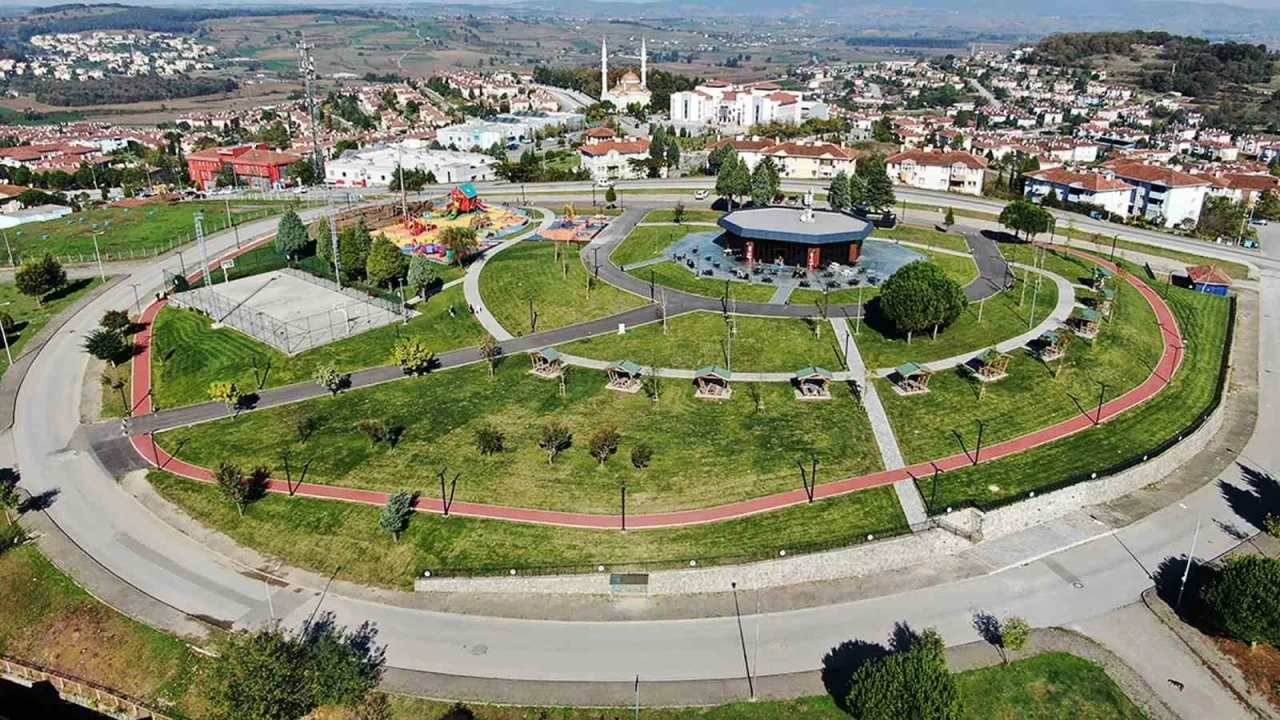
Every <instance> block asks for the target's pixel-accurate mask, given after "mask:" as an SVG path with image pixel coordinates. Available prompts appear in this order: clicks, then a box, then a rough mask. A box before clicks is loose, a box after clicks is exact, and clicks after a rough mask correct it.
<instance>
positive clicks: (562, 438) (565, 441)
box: [538, 420, 573, 465]
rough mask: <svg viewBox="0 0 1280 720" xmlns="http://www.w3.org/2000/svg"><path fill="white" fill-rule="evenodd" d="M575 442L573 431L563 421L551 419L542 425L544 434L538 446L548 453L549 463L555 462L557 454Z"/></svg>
mask: <svg viewBox="0 0 1280 720" xmlns="http://www.w3.org/2000/svg"><path fill="white" fill-rule="evenodd" d="M572 444H573V433H572V432H570V431H569V428H567V427H565V426H564V425H563V424H562V423H559V422H556V421H554V420H553V421H551V422H549V423H547V424H546V425H543V426H542V436H541V437H539V438H538V447H540V448H542V450H543V451H544V452H546V453H547V464H548V465H550V464H551V463H553V462H555V459H556V456H557V455H559V454H560V453H562V452H564V451H565V450H568V449H569V446H570V445H572Z"/></svg>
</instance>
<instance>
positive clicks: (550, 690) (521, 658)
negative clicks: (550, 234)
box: [10, 193, 1280, 704]
mask: <svg viewBox="0 0 1280 720" xmlns="http://www.w3.org/2000/svg"><path fill="white" fill-rule="evenodd" d="M901 194H904V195H905V194H906V193H901ZM931 199H932V198H931ZM951 199H952V198H950V197H949V198H948V200H949V201H950V200H951ZM949 204H953V205H955V206H957V207H959V206H960V205H959V203H950V202H949ZM269 230H270V225H269V224H262V225H260V226H256V227H251V229H250V230H249V231H250V232H252V233H254V234H261V233H264V232H267V231H269ZM1123 235H1124V236H1125V237H1133V238H1134V239H1139V240H1141V241H1143V242H1150V241H1151V239H1150V238H1149V237H1147V236H1148V235H1158V234H1140V233H1134V234H1133V235H1130V233H1129V232H1128V231H1126V232H1124V233H1123ZM1156 241H1157V242H1160V243H1161V244H1168V245H1176V244H1178V243H1180V242H1185V241H1174V240H1167V239H1165V238H1162V237H1157V238H1156ZM231 244H232V238H231V237H229V236H226V235H221V236H215V237H213V238H211V239H210V253H211V255H213V254H216V253H218V252H222V251H224V250H226V249H227V248H228V247H229V246H230V245H231ZM1192 249H1194V250H1196V251H1198V252H1202V253H1204V254H1213V253H1210V252H1207V251H1206V250H1202V249H1201V247H1200V244H1198V243H1197V244H1195V247H1193V248H1192ZM1208 250H1213V251H1215V252H1216V253H1218V255H1217V256H1227V257H1230V258H1232V259H1234V258H1236V257H1240V256H1241V254H1242V252H1241V251H1236V250H1233V249H1227V248H1214V247H1212V246H1210V247H1209V248H1208ZM1250 259H1254V260H1255V261H1256V262H1257V264H1258V266H1259V267H1260V268H1261V270H1262V281H1261V285H1262V293H1263V298H1262V300H1263V301H1262V305H1261V306H1262V308H1263V309H1262V311H1261V312H1260V313H1259V316H1258V317H1241V322H1242V323H1251V322H1257V323H1259V325H1260V330H1261V337H1260V343H1259V345H1260V348H1261V357H1260V358H1259V359H1260V362H1261V366H1262V367H1263V368H1269V367H1276V366H1277V365H1276V363H1277V362H1280V355H1278V352H1280V323H1278V322H1277V317H1276V315H1275V314H1274V313H1275V311H1274V305H1273V303H1274V302H1275V298H1276V292H1277V291H1278V290H1280V262H1277V261H1276V260H1274V259H1272V258H1260V259H1259V258H1252V257H1251V258H1250ZM161 269H162V263H154V264H152V265H149V266H146V267H143V268H141V269H139V270H137V271H135V272H133V273H132V274H131V275H130V277H129V278H128V280H127V281H126V282H124V283H120V284H118V285H116V286H115V287H113V288H112V289H111V290H109V291H107V292H106V293H104V294H103V295H102V296H101V297H100V298H99V299H97V300H95V301H93V302H91V303H89V304H88V305H87V306H86V307H85V308H84V309H83V310H82V311H81V312H79V313H78V314H77V315H76V316H75V317H74V318H72V319H71V320H70V321H69V322H68V323H67V325H66V326H65V327H64V328H62V329H61V330H60V331H59V332H58V333H57V334H56V335H55V336H54V337H53V338H52V339H51V340H50V341H49V343H48V344H47V345H46V346H45V347H44V348H43V349H42V350H41V351H40V354H39V356H38V357H37V358H36V360H35V362H34V364H33V365H32V367H31V369H30V372H29V374H28V376H27V378H26V380H25V382H24V383H23V384H22V387H21V390H20V391H19V394H18V398H17V407H16V422H15V426H14V428H13V430H12V432H11V434H10V438H11V440H12V443H13V450H12V452H13V456H14V458H15V460H16V463H17V464H18V465H19V467H20V468H21V471H22V474H23V483H24V485H25V486H26V487H27V488H28V489H29V490H31V491H32V492H33V493H41V492H44V491H56V492H57V495H56V497H55V498H54V500H53V502H52V504H51V505H50V506H49V508H48V510H47V515H48V518H49V519H50V520H52V521H54V522H56V523H57V525H58V526H59V527H60V528H61V529H62V530H63V531H64V532H66V534H67V535H68V536H69V537H70V538H71V539H72V540H73V541H74V542H75V543H76V544H77V545H79V546H80V547H81V548H83V549H84V551H85V552H87V553H88V554H89V555H90V556H92V558H93V559H94V560H96V561H97V562H98V563H100V566H101V568H102V569H104V570H106V571H107V572H109V573H111V574H112V575H114V576H115V577H116V578H118V579H120V580H123V581H125V582H126V583H128V584H129V585H130V586H132V588H133V589H129V588H125V589H124V590H121V591H120V593H121V594H122V595H128V596H130V597H131V600H132V602H133V604H132V605H130V606H129V607H128V608H126V609H133V610H134V611H135V612H136V613H137V614H139V615H142V616H144V617H155V613H154V610H155V607H154V606H152V605H148V603H152V601H153V600H154V601H159V602H161V603H165V604H167V605H168V606H170V607H171V608H176V609H178V610H180V611H181V612H183V613H187V614H189V615H193V616H199V617H202V618H206V619H209V620H212V621H216V622H218V623H220V624H223V625H226V626H231V627H247V626H251V625H255V624H258V623H261V622H263V621H265V620H267V619H268V617H269V615H268V613H269V610H268V604H267V602H266V598H265V596H264V595H265V592H266V591H265V590H264V584H263V583H262V582H261V580H260V579H259V578H258V577H255V576H254V574H253V573H250V572H247V571H246V570H245V569H244V568H242V567H239V566H237V565H235V564H234V563H232V562H230V561H229V560H227V559H225V558H223V557H221V556H219V555H217V554H215V553H214V552H212V551H210V550H208V549H207V548H205V547H204V546H202V545H199V544H197V543H196V542H195V541H193V540H192V539H190V538H188V537H187V536H185V535H183V534H182V533H180V532H178V531H176V530H174V529H173V528H171V527H170V526H168V525H166V524H165V523H163V522H161V521H160V520H158V519H157V518H156V517H155V516H153V515H152V514H151V513H149V512H148V511H147V510H146V509H144V508H143V507H142V506H140V505H139V503H138V502H137V501H135V499H134V498H133V497H132V496H130V495H129V494H127V493H126V492H125V491H124V490H123V489H122V488H121V487H120V485H119V484H118V483H117V482H116V480H115V479H114V478H113V477H111V476H110V474H108V473H107V472H106V471H105V470H104V469H103V467H102V466H101V465H100V464H99V463H98V461H97V460H96V459H95V457H94V456H93V455H92V454H91V453H90V452H88V451H86V449H85V448H86V438H85V436H84V431H82V430H81V429H80V424H79V421H78V417H79V415H78V413H79V400H80V393H81V389H80V382H78V379H79V378H81V377H83V375H84V372H85V368H86V366H87V357H86V355H85V354H84V353H83V352H82V351H81V349H80V343H81V337H82V336H83V334H84V333H85V332H87V331H88V330H90V329H92V328H93V327H94V326H95V325H96V322H97V319H98V317H100V315H101V313H102V312H103V311H104V310H105V309H108V308H117V307H125V306H127V305H128V304H130V303H131V302H132V301H133V297H132V292H131V289H130V288H129V287H128V283H129V282H139V283H143V284H145V285H146V286H156V285H157V284H158V283H159V282H160V279H161V278H160V271H161ZM1258 382H1259V397H1260V398H1261V401H1260V403H1259V405H1260V417H1259V421H1258V424H1257V427H1256V432H1255V434H1254V436H1253V438H1252V439H1250V440H1249V442H1248V443H1247V444H1246V445H1245V446H1244V448H1243V452H1242V456H1241V457H1242V459H1241V462H1242V463H1244V464H1245V465H1247V466H1248V467H1249V470H1250V472H1252V473H1265V472H1266V470H1267V468H1271V467H1277V466H1278V465H1280V447H1278V446H1277V444H1276V443H1275V442H1274V440H1273V438H1274V437H1276V434H1277V432H1278V431H1280V423H1278V422H1277V420H1278V419H1280V418H1278V417H1277V413H1276V411H1275V408H1274V402H1275V400H1276V398H1280V374H1276V373H1270V372H1262V373H1260V374H1259V378H1258ZM1239 440H1240V441H1241V442H1243V441H1244V440H1245V438H1239ZM1234 447H1237V448H1238V447H1239V445H1238V444H1236V445H1235V446H1234ZM1242 472H1243V471H1242V468H1241V467H1240V466H1237V465H1232V466H1231V467H1230V468H1228V469H1227V470H1226V471H1224V472H1223V473H1222V475H1221V476H1220V478H1218V480H1219V481H1220V482H1222V483H1225V484H1227V485H1230V486H1232V487H1235V488H1240V489H1242V491H1248V488H1249V487H1250V486H1249V482H1248V481H1247V480H1246V479H1245V478H1244V477H1243V474H1242ZM1240 512H1242V513H1244V514H1245V515H1248V514H1249V513H1248V512H1247V509H1245V508H1240ZM1201 519H1202V520H1204V523H1203V526H1202V527H1201V532H1200V536H1199V543H1198V544H1197V546H1196V555H1197V556H1198V557H1201V558H1206V557H1214V556H1216V555H1218V554H1220V553H1222V552H1223V551H1225V550H1227V549H1229V548H1231V547H1234V546H1235V545H1236V544H1238V543H1239V542H1240V540H1239V537H1238V534H1239V532H1240V531H1241V530H1245V531H1253V530H1255V529H1256V528H1255V526H1254V525H1253V524H1252V523H1250V520H1249V519H1248V518H1247V517H1242V516H1241V515H1240V514H1237V512H1236V509H1233V507H1232V505H1231V504H1230V503H1228V502H1227V500H1226V499H1225V498H1224V493H1223V491H1222V489H1221V488H1220V487H1219V486H1218V483H1216V482H1210V483H1209V484H1207V485H1205V486H1204V487H1202V488H1201V489H1199V490H1197V491H1195V492H1193V493H1191V494H1190V495H1188V496H1186V497H1185V498H1183V499H1182V501H1181V503H1175V504H1172V505H1169V506H1168V507H1166V508H1164V509H1163V510H1159V511H1157V512H1155V513H1153V514H1151V515H1149V516H1147V517H1146V518H1145V519H1143V520H1140V521H1138V522H1136V523H1134V524H1132V525H1129V526H1127V527H1124V528H1122V529H1120V530H1118V531H1116V532H1114V533H1111V534H1108V535H1104V536H1101V537H1098V538H1096V539H1093V540H1090V541H1088V542H1086V543H1084V544H1081V545H1078V546H1075V547H1072V548H1069V549H1066V550H1062V551H1059V552H1055V553H1053V554H1051V555H1048V556H1045V557H1042V558H1039V559H1026V560H1024V562H1025V564H1021V565H1017V566H1016V567H1012V568H1010V569H1007V570H1003V571H1000V572H996V573H993V574H989V575H980V576H977V577H972V578H970V579H966V580H961V581H957V582H950V583H944V584H941V585H937V586H936V587H930V588H927V589H917V590H909V591H906V592H899V593H891V594H887V595H884V596H882V597H877V598H873V599H865V600H858V601H851V602H841V603H837V604H832V605H826V606H822V607H815V608H810V609H805V610H795V611H779V612H767V613H765V614H763V615H759V616H756V617H749V618H747V619H746V622H747V623H748V625H747V626H748V627H749V628H752V627H758V628H759V630H758V632H759V638H760V639H759V645H758V650H757V651H756V658H757V659H756V660H754V661H753V662H752V665H753V670H754V673H755V674H757V675H760V676H765V677H763V678H762V684H767V683H768V682H769V680H770V677H774V676H781V675H783V674H786V673H796V672H807V671H812V670H814V669H816V668H818V667H819V666H820V663H821V658H822V655H823V654H824V653H825V652H826V651H827V650H828V649H830V648H831V647H832V646H833V645H834V644H836V643H837V642H839V641H841V640H843V639H845V638H849V637H859V638H867V639H879V638H884V637H887V636H888V634H889V632H890V631H891V629H892V627H893V624H894V623H896V622H898V621H907V622H909V623H910V624H912V625H913V626H916V627H925V626H934V627H936V628H938V630H939V631H940V632H941V633H942V634H943V636H944V637H946V639H947V641H948V642H949V643H960V642H966V641H969V640H973V639H976V633H975V632H974V630H973V628H972V625H971V619H972V615H973V613H974V612H975V611H977V610H982V611H985V612H990V613H993V614H995V615H997V616H1003V615H1005V614H1010V613H1016V614H1019V615H1022V616H1024V617H1026V618H1027V619H1028V620H1029V621H1030V622H1032V623H1033V624H1035V625H1064V626H1068V625H1072V624H1076V623H1087V622H1090V619H1091V618H1097V617H1099V616H1102V615H1104V614H1106V613H1108V612H1109V611H1111V610H1113V609H1115V608H1119V607H1122V606H1125V605H1128V604H1131V603H1133V602H1135V601H1136V600H1137V598H1138V594H1139V593H1140V592H1141V591H1142V590H1143V589H1145V588H1147V587H1149V586H1150V585H1151V580H1150V578H1149V572H1151V569H1154V568H1155V567H1157V566H1158V565H1159V564H1160V563H1161V562H1162V561H1164V560H1166V559H1167V558H1170V557H1173V558H1176V557H1178V556H1179V555H1181V554H1183V553H1185V552H1186V550H1187V547H1188V545H1189V544H1190V541H1191V537H1192V532H1193V530H1194V529H1195V528H1196V527H1197V524H1198V520H1201ZM1211 521H1212V522H1211ZM69 570H71V571H72V572H73V574H74V575H75V576H76V577H77V579H79V580H80V581H81V582H84V583H85V584H86V585H87V586H88V587H89V588H90V589H91V590H94V589H98V588H97V585H99V584H101V583H102V582H103V581H102V580H101V578H97V579H95V578H94V577H92V575H93V573H90V572H84V571H81V570H79V569H76V568H69ZM269 591H270V592H271V594H272V598H273V603H272V606H271V607H273V608H274V612H275V615H276V616H277V617H280V618H281V619H283V621H284V622H285V623H286V624H289V625H297V624H300V623H301V622H303V621H304V620H305V619H306V617H307V616H308V615H309V614H310V613H311V612H312V610H313V609H314V608H315V607H316V604H317V602H318V601H319V599H320V598H319V597H318V595H319V593H317V592H315V591H314V590H313V589H310V588H299V587H288V586H286V587H279V586H271V587H270V590H269ZM149 598H150V599H149ZM707 602H708V608H709V609H708V612H712V611H713V610H711V609H710V608H712V607H715V608H716V610H715V611H717V612H724V611H725V608H726V607H727V608H731V607H732V604H731V600H730V599H729V598H728V596H727V595H724V596H721V597H720V598H708V599H707ZM748 607H749V606H748ZM324 609H325V610H326V611H332V612H333V613H335V615H336V617H337V619H338V621H339V622H343V623H347V624H351V625H355V624H359V623H361V622H364V621H366V620H367V621H372V622H374V623H376V624H377V626H378V627H379V629H380V631H381V638H382V639H384V640H386V641H387V642H388V649H387V661H388V664H389V665H390V666H391V667H392V668H396V669H399V670H410V671H420V673H423V674H420V675H417V676H416V677H419V678H435V679H437V680H447V679H449V678H462V677H466V678H488V679H492V680H500V681H503V683H505V686H509V687H515V688H517V690H516V695H514V696H515V697H520V696H521V695H520V689H522V688H523V689H525V690H526V692H524V694H523V697H524V698H525V699H528V698H533V697H536V698H541V699H543V700H544V701H548V702H554V701H556V699H559V700H561V701H572V700H571V699H572V698H580V697H582V692H583V691H584V690H585V689H587V688H590V687H593V686H592V685H591V684H590V683H592V682H600V683H607V684H606V685H603V686H599V687H603V688H605V689H606V690H609V691H611V692H616V694H612V695H607V696H605V697H604V698H603V700H604V701H605V702H612V703H619V704H625V703H626V702H627V701H628V700H629V699H630V689H631V682H632V681H633V679H634V678H635V677H636V676H637V675H639V676H640V677H641V678H642V679H643V680H644V681H645V682H646V683H662V682H668V681H679V682H676V683H675V684H673V685H669V686H668V687H669V688H670V697H672V698H674V699H676V700H678V699H682V698H683V699H687V698H689V697H697V698H705V697H707V694H706V693H705V692H702V690H703V688H705V687H706V686H707V682H711V683H712V684H716V681H719V684H717V685H716V687H720V688H721V689H722V694H724V695H726V696H727V695H736V696H739V697H740V696H742V695H743V694H744V691H745V687H744V685H745V684H744V683H743V682H742V681H741V678H742V661H743V657H742V649H741V647H740V645H739V631H738V626H737V624H736V623H735V621H734V619H733V618H732V617H731V616H724V617H715V618H707V619H699V620H679V621H664V620H644V621H633V622H553V621H536V620H513V619H503V618H492V617H483V616H470V615H451V614H444V613H438V612H429V611H423V610H417V609H413V608H411V607H401V606H395V605H391V604H382V603H374V602H369V601H366V600H360V599H355V598H352V597H347V596H344V595H340V594H335V593H331V594H330V595H329V596H328V598H327V599H325V600H324ZM396 674H398V675H400V676H403V674H402V673H399V672H398V671H397V673H396ZM522 680H534V681H546V682H550V683H552V684H551V685H538V686H536V687H530V686H526V685H522V684H520V683H519V682H518V681H522ZM687 681H703V682H692V683H691V682H687ZM468 682H470V681H466V680H461V679H459V680H458V681H457V683H456V684H454V685H451V686H450V687H452V688H455V689H458V690H459V692H463V691H464V690H463V688H466V687H468ZM513 682H514V684H512V683H513ZM503 683H499V685H502V684H503ZM725 683H730V684H728V685H725ZM493 687H496V686H494V685H485V686H484V689H485V690H486V692H487V691H488V690H491V689H492V688H493ZM724 688H728V689H724ZM1197 692H1199V690H1198V689H1197V688H1194V687H1189V688H1188V692H1187V694H1186V696H1187V697H1191V696H1193V695H1195V694H1196V693H1197ZM597 697H599V696H597Z"/></svg>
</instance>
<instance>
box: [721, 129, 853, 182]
mask: <svg viewBox="0 0 1280 720" xmlns="http://www.w3.org/2000/svg"><path fill="white" fill-rule="evenodd" d="M724 144H728V145H732V146H733V149H734V150H736V151H737V153H738V157H739V158H741V159H742V161H743V162H745V163H746V164H747V169H749V170H754V169H755V167H756V165H757V164H759V163H760V161H761V160H763V159H764V158H766V157H767V158H770V159H771V160H773V164H774V167H776V168H777V169H778V175H779V177H784V178H795V179H811V178H829V177H833V176H834V175H835V174H836V173H838V172H841V171H844V173H845V174H852V173H853V172H854V170H856V169H857V160H858V151H856V150H853V149H851V148H847V147H843V146H840V145H835V144H833V143H824V142H817V141H813V140H795V141H787V142H781V143H780V142H777V141H775V140H772V139H770V138H760V137H751V138H747V137H743V136H738V137H736V138H733V139H731V140H724V141H722V142H720V143H716V144H715V145H713V146H712V147H713V148H714V147H717V146H719V145H724Z"/></svg>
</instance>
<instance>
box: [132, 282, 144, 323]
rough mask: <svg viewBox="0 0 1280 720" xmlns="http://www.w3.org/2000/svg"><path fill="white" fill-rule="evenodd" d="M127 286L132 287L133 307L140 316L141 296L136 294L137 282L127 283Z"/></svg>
mask: <svg viewBox="0 0 1280 720" xmlns="http://www.w3.org/2000/svg"><path fill="white" fill-rule="evenodd" d="M129 287H131V288H133V309H134V310H135V311H137V313H138V317H139V318H141V317H142V298H140V297H139V296H138V283H129Z"/></svg>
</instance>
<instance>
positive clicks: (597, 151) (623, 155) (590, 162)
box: [578, 138, 649, 180]
mask: <svg viewBox="0 0 1280 720" xmlns="http://www.w3.org/2000/svg"><path fill="white" fill-rule="evenodd" d="M647 157H649V141H648V140H643V139H638V138H625V139H623V140H604V139H600V140H594V141H589V142H588V143H586V144H584V145H583V146H582V147H580V148H578V158H579V159H580V161H581V167H582V168H583V169H585V170H587V171H588V172H590V173H591V179H592V180H638V179H640V178H643V177H645V173H646V171H645V170H644V169H637V168H635V167H633V166H632V163H631V162H630V161H631V160H643V159H645V158H647Z"/></svg>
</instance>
